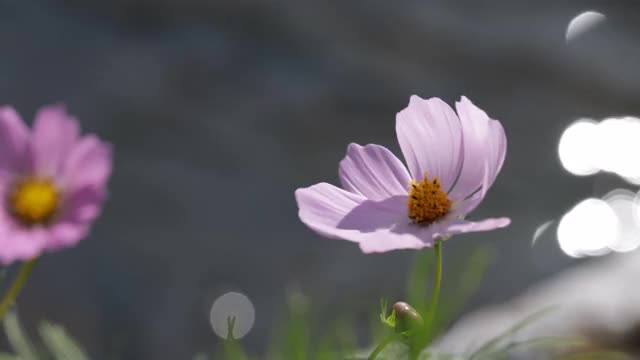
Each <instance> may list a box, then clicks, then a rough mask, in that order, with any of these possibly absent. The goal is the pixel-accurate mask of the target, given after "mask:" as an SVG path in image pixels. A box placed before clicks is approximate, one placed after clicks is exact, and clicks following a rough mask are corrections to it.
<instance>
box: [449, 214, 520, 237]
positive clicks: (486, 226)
mask: <svg viewBox="0 0 640 360" xmlns="http://www.w3.org/2000/svg"><path fill="white" fill-rule="evenodd" d="M509 224H511V219H509V218H505V217H503V218H491V219H484V220H480V221H467V220H462V219H455V220H451V221H450V222H448V224H446V227H445V229H444V232H445V233H447V234H450V235H453V234H462V233H468V232H479V231H491V230H495V229H500V228H504V227H507V226H509Z"/></svg>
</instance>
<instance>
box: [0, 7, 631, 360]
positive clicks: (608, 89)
mask: <svg viewBox="0 0 640 360" xmlns="http://www.w3.org/2000/svg"><path fill="white" fill-rule="evenodd" d="M585 10H597V11H600V12H602V13H603V14H605V15H606V16H607V17H608V20H607V21H606V22H605V23H603V24H601V25H600V26H599V27H597V28H596V29H593V31H590V32H588V33H585V34H584V35H583V36H581V37H580V38H578V39H576V40H575V41H574V42H572V43H570V44H566V43H565V30H566V26H567V24H568V22H569V21H570V20H571V19H572V18H573V17H574V16H576V15H577V14H578V13H580V12H582V11H585ZM639 19H640V6H639V3H638V2H636V1H631V0H629V1H604V0H603V1H599V2H594V1H591V2H588V1H585V2H582V1H536V2H533V1H526V2H520V1H506V0H505V1H499V2H498V1H495V2H486V3H483V4H479V3H478V2H475V1H466V2H462V1H460V2H452V1H425V0H414V1H397V2H390V1H379V0H373V1H338V0H335V1H334V0H330V1H304V0H298V1H296V0H281V1H255V0H253V1H252V0H236V1H219V0H218V1H216V0H157V1H152V0H94V1H90V2H88V1H81V0H48V1H46V0H43V1H29V0H23V1H13V0H0V44H1V46H2V47H1V49H2V52H1V56H0V79H1V81H0V103H4V104H13V105H14V106H15V107H16V108H17V109H18V110H19V111H20V112H21V113H22V114H23V116H24V117H25V118H27V119H29V121H30V119H31V118H32V116H33V114H34V113H35V111H36V110H37V108H38V107H40V106H41V105H44V104H48V103H53V102H64V103H66V104H67V106H68V109H69V111H70V112H71V113H73V114H75V115H77V116H78V117H79V118H80V120H81V123H82V126H83V128H84V130H85V131H87V132H96V133H98V134H100V135H101V136H102V137H104V138H106V139H107V140H108V141H110V142H112V143H113V144H114V145H115V173H114V175H113V178H112V181H111V186H110V188H111V197H110V200H109V202H108V204H107V206H106V207H105V210H104V216H103V217H102V218H101V219H100V220H99V221H98V223H97V224H96V226H95V228H94V231H93V233H92V236H91V237H90V238H88V239H86V240H85V241H83V242H81V244H80V245H79V246H78V247H76V248H74V249H70V250H67V251H63V252H59V253H55V254H50V255H47V256H46V257H44V259H43V260H42V262H41V263H40V264H39V265H38V267H37V269H36V271H35V273H34V275H33V278H32V281H31V282H30V283H29V284H28V286H27V288H26V290H25V292H24V293H23V295H22V296H21V298H20V305H19V311H20V314H21V315H22V318H23V319H24V320H25V321H26V323H27V324H28V325H29V326H30V327H32V326H33V324H36V323H37V322H38V321H40V320H43V319H48V320H51V321H54V322H58V323H61V324H62V325H63V326H65V327H66V328H67V329H68V331H69V332H70V333H71V334H72V335H74V336H75V337H76V338H78V340H79V341H80V342H81V343H82V344H83V345H84V346H85V347H86V348H87V349H88V351H89V352H90V353H91V354H92V356H93V357H95V358H97V359H106V358H113V357H114V356H117V357H118V358H123V359H173V360H175V359H189V358H191V356H193V355H194V354H195V353H197V352H199V351H209V350H213V349H215V347H216V344H217V341H218V338H217V337H216V335H215V334H214V332H213V331H212V329H211V325H210V323H209V310H210V307H211V304H212V302H213V301H214V300H215V299H216V298H217V297H218V296H220V295H221V294H223V293H225V292H228V291H240V292H242V293H244V294H246V295H247V296H248V297H249V298H250V299H251V300H252V301H253V303H254V305H255V309H256V322H255V325H254V327H253V329H252V331H251V332H250V333H249V335H248V336H247V337H246V338H245V339H244V340H243V341H244V344H246V345H247V346H248V347H249V348H250V349H251V350H252V351H255V352H262V351H264V350H265V348H266V346H267V344H268V342H269V340H270V337H271V336H272V331H271V329H272V326H273V323H274V321H275V320H276V319H277V318H278V317H279V316H280V315H281V314H282V312H283V311H284V306H285V297H286V294H287V292H288V291H289V290H290V289H298V290H300V291H302V292H304V293H305V294H307V295H308V296H309V297H310V298H311V301H312V303H313V309H314V311H315V312H316V313H317V314H318V315H319V316H323V317H326V318H331V316H332V314H333V313H334V311H335V310H336V309H341V310H342V311H345V310H346V311H351V312H352V313H353V314H354V316H355V317H356V318H360V319H364V318H366V317H367V316H368V314H369V311H370V310H371V309H372V308H374V309H375V307H376V305H377V302H378V299H379V297H381V296H388V297H390V298H391V299H394V298H398V297H400V296H401V295H402V293H403V291H404V288H405V279H406V274H407V270H408V268H409V265H410V262H411V259H413V256H414V253H413V252H411V251H397V252H392V253H387V254H378V255H363V254H361V253H360V251H359V249H358V247H357V246H356V245H354V244H352V243H348V242H343V241H336V240H327V239H322V238H320V237H319V236H316V235H315V234H313V233H312V232H311V231H309V230H308V229H306V228H305V227H304V226H303V225H302V224H301V223H300V222H299V221H298V218H297V208H296V204H295V201H294V197H293V192H294V190H295V189H296V188H298V187H303V186H308V185H311V184H314V183H317V182H321V181H328V182H333V183H337V164H338V161H339V160H340V159H341V158H342V157H343V156H344V153H345V150H346V146H347V144H348V143H350V142H357V143H361V144H365V143H378V144H382V145H385V146H388V147H390V148H391V149H392V150H393V151H395V152H396V154H399V151H398V150H399V148H398V145H397V143H396V139H395V133H394V127H395V125H394V121H395V114H396V112H398V111H399V110H401V109H402V108H404V107H405V106H406V105H407V103H408V99H409V96H410V95H412V94H418V95H420V96H422V97H431V96H438V97H441V98H443V99H445V100H446V101H447V102H449V103H450V104H452V103H453V102H454V101H456V100H458V99H459V97H460V96H461V95H466V96H468V97H469V98H471V99H472V101H474V102H475V103H476V104H477V105H478V106H480V107H481V108H483V109H485V110H486V111H487V112H488V113H489V114H490V115H491V116H492V117H494V118H496V119H499V120H501V121H502V123H503V125H504V127H505V129H506V132H507V136H508V142H509V145H508V154H507V160H506V163H505V166H504V168H503V171H502V173H501V175H500V176H499V177H498V180H497V182H496V183H495V185H494V187H493V189H492V190H491V191H490V193H489V196H488V198H487V200H486V201H485V202H484V203H483V204H482V206H481V208H480V209H478V210H477V211H476V212H475V213H474V217H476V218H481V217H486V216H510V217H511V218H512V220H513V224H512V225H511V226H510V227H509V228H507V229H506V230H501V231H496V232H490V233H478V234H470V235H465V236H459V237H457V238H454V239H452V241H450V242H448V243H447V244H446V246H445V261H446V259H447V257H448V258H452V257H455V256H456V255H457V254H464V253H468V252H469V249H471V248H473V247H474V246H475V245H477V244H479V243H486V244H491V246H493V248H494V259H495V262H494V264H493V265H492V267H491V269H490V270H489V273H488V275H487V280H486V282H485V285H484V286H483V288H482V289H481V290H480V292H479V293H478V294H477V295H476V296H475V297H474V298H473V299H472V302H471V304H470V306H469V309H473V308H476V307H478V306H482V305H485V304H492V303H496V302H500V301H503V300H505V299H508V298H509V297H511V296H513V295H515V294H517V293H519V292H520V291H522V290H523V289H525V288H526V287H527V286H528V284H531V283H532V282H533V281H536V280H538V279H541V278H544V277H548V276H551V275H552V274H554V273H555V272H557V271H558V270H560V269H562V268H565V267H567V266H571V265H572V264H573V263H575V261H573V260H571V259H569V258H568V257H566V256H564V255H563V254H561V252H560V251H559V250H558V246H557V245H556V242H555V240H554V237H553V236H547V237H545V239H544V240H545V241H541V242H539V243H538V244H537V245H536V246H535V247H533V248H532V247H531V239H532V236H533V233H534V231H535V229H536V228H537V227H538V226H539V225H540V224H542V223H544V222H545V221H548V220H557V219H558V217H559V216H561V215H562V214H563V213H564V212H565V211H566V210H567V209H568V208H570V207H571V206H573V205H574V204H575V203H576V202H578V201H579V200H581V199H583V198H585V197H587V196H590V195H593V194H602V193H604V192H607V191H608V190H610V189H611V188H613V187H617V186H625V187H627V188H630V189H632V190H634V191H635V190H636V189H635V188H633V187H632V186H630V185H625V183H624V182H622V181H621V180H619V179H617V178H616V177H613V176H611V175H598V176H591V177H576V176H572V175H570V174H569V173H567V172H566V171H564V170H563V168H562V166H561V165H560V162H559V160H558V156H557V144H558V140H559V137H560V135H561V133H562V131H563V130H564V128H565V127H566V126H567V125H569V124H570V123H571V122H572V121H573V120H575V119H577V118H579V117H583V116H586V117H593V118H602V117H605V116H611V115H616V114H635V115H640V71H638V66H637V65H638V64H639V63H640V46H638V39H639V37H638V36H640V21H638V20H639ZM552 235H553V234H552ZM445 286H446V284H445Z"/></svg>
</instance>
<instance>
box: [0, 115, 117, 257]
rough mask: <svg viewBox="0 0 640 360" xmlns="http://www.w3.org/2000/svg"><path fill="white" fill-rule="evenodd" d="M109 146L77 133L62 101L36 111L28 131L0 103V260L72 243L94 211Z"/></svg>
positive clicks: (108, 163)
mask: <svg viewBox="0 0 640 360" xmlns="http://www.w3.org/2000/svg"><path fill="white" fill-rule="evenodd" d="M110 174H111V147H110V145H108V144H106V143H104V142H102V141H101V140H100V139H98V138H97V137H95V136H93V135H88V136H82V137H81V136H80V130H79V126H78V121H77V120H76V119H75V118H73V117H71V116H70V115H68V114H67V113H66V111H65V109H64V107H62V106H48V107H44V108H42V109H41V110H40V111H39V112H38V113H37V114H36V118H35V122H34V124H33V129H29V128H28V127H27V126H26V125H25V123H24V122H23V121H22V119H21V118H20V115H18V114H17V113H16V111H15V110H14V109H13V108H11V107H9V106H4V107H0V193H1V194H2V195H1V196H2V203H1V204H2V205H3V206H0V262H1V263H3V264H5V265H8V264H10V263H11V262H13V261H16V260H26V259H31V258H34V257H37V256H38V255H40V254H41V253H43V252H45V251H51V250H57V249H61V248H65V247H69V246H73V245H75V244H76V243H77V242H78V241H80V240H81V239H82V238H83V237H85V236H86V235H87V234H88V232H89V228H90V226H91V224H92V223H93V221H94V220H95V219H96V218H97V217H98V215H99V214H100V210H101V207H102V203H103V200H104V199H105V196H106V183H107V181H108V179H109V176H110Z"/></svg>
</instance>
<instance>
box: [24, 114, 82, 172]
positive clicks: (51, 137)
mask: <svg viewBox="0 0 640 360" xmlns="http://www.w3.org/2000/svg"><path fill="white" fill-rule="evenodd" d="M79 133H80V129H79V126H78V121H77V120H76V119H75V118H73V117H71V116H70V115H68V114H67V112H66V110H65V108H64V106H61V105H54V106H46V107H43V108H42V109H40V111H38V113H37V114H36V119H35V121H34V124H33V143H32V146H33V155H34V161H35V168H36V170H37V171H38V172H40V173H42V174H45V175H48V176H53V177H57V175H58V174H59V172H60V171H61V170H62V166H63V164H64V161H65V159H66V158H67V157H68V156H69V154H70V152H71V149H72V148H73V146H74V145H75V143H76V141H77V139H78V134H79Z"/></svg>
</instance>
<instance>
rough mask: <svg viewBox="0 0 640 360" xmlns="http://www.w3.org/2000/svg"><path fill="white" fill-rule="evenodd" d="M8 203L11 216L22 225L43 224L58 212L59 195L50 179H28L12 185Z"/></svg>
mask: <svg viewBox="0 0 640 360" xmlns="http://www.w3.org/2000/svg"><path fill="white" fill-rule="evenodd" d="M8 203H9V204H8V205H9V209H10V211H11V213H12V214H13V216H14V217H15V218H16V219H18V220H19V221H20V222H22V223H23V224H26V225H35V224H43V223H46V222H47V221H49V220H51V218H52V217H53V216H54V215H55V213H56V211H57V210H58V205H59V193H58V190H57V188H56V186H55V184H54V183H53V181H51V180H50V179H46V178H37V177H28V178H24V179H21V180H18V181H17V182H15V183H14V185H13V188H12V189H11V191H10V192H9V197H8Z"/></svg>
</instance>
